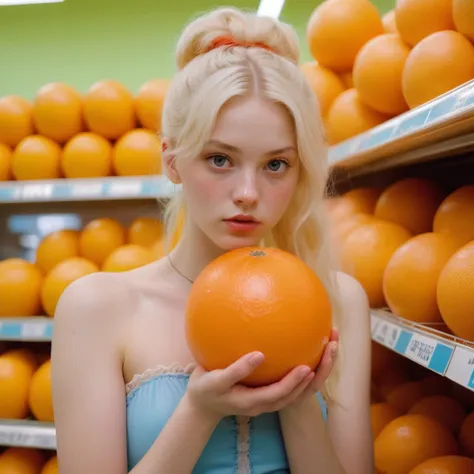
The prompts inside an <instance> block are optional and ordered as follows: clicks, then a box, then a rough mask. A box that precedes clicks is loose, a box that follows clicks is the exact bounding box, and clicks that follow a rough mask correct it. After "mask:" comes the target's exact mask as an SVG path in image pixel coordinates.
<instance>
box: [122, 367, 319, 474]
mask: <svg viewBox="0 0 474 474" xmlns="http://www.w3.org/2000/svg"><path fill="white" fill-rule="evenodd" d="M191 371H192V367H191V366H190V367H187V368H180V367H168V368H157V369H154V370H147V371H146V372H144V373H143V374H140V375H137V376H135V377H134V378H133V380H132V381H131V382H129V383H128V384H127V399H126V405H127V449H128V471H130V470H131V469H132V468H133V467H134V466H135V465H136V464H137V463H138V462H139V461H140V459H141V458H142V457H143V456H144V455H145V454H146V452H147V451H148V450H149V449H150V447H151V446H152V444H153V443H154V442H155V440H156V438H157V437H158V435H159V434H160V432H161V430H162V429H163V427H164V426H165V424H166V422H167V421H168V419H169V418H170V417H171V415H172V414H173V412H174V410H175V409H176V407H177V405H178V403H179V401H180V399H181V397H182V396H183V395H184V393H185V391H186V387H187V384H188V379H189V374H190V373H191ZM318 398H319V402H320V405H321V410H322V413H323V417H324V419H326V413H327V409H326V405H325V403H324V401H323V399H322V397H321V396H319V394H318ZM182 450H183V455H184V452H185V450H186V446H183V447H182ZM289 473H290V471H289V466H288V459H287V457H286V451H285V445H284V441H283V436H282V433H281V428H280V422H279V417H278V414H277V413H268V414H263V415H259V416H257V417H254V418H250V419H249V418H244V417H233V416H229V417H226V418H224V419H222V420H221V422H220V423H219V424H218V425H217V427H216V429H215V431H214V432H213V434H212V435H211V437H210V439H209V441H208V443H207V445H206V447H205V449H204V451H203V452H202V454H201V457H200V458H199V460H198V462H197V464H196V466H195V468H194V470H193V474H289ZM170 474H171V473H170Z"/></svg>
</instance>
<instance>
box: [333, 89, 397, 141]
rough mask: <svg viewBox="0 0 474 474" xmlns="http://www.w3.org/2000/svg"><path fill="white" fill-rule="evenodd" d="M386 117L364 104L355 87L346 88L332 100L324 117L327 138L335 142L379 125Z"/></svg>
mask: <svg viewBox="0 0 474 474" xmlns="http://www.w3.org/2000/svg"><path fill="white" fill-rule="evenodd" d="M388 118H389V117H388V116H387V115H385V114H381V113H380V112H377V111H376V110H374V109H372V108H371V107H369V106H368V105H366V104H364V102H362V100H361V99H360V97H359V94H358V93H357V91H356V90H355V89H347V90H345V91H344V92H343V93H342V94H340V95H339V96H338V97H337V98H336V99H335V100H334V102H333V103H332V105H331V108H330V109H329V112H328V115H327V117H326V121H325V125H326V132H327V134H328V140H329V142H330V143H331V144H337V143H339V142H342V141H344V140H347V139H349V138H352V137H354V136H355V135H359V134H361V133H364V132H366V131H367V130H370V129H371V128H374V127H376V126H377V125H380V124H381V123H383V122H385V121H387V120H388Z"/></svg>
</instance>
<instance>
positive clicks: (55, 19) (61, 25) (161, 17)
mask: <svg viewBox="0 0 474 474" xmlns="http://www.w3.org/2000/svg"><path fill="white" fill-rule="evenodd" d="M394 1H395V0H377V1H376V2H375V3H376V4H377V5H379V8H380V10H381V11H386V10H388V9H389V8H391V6H392V5H393V3H394ZM229 3H231V4H232V5H235V6H238V7H243V8H252V9H256V8H257V7H258V4H259V0H234V1H232V2H229ZM319 3H320V0H286V4H285V7H284V10H283V12H282V19H283V20H284V21H287V22H290V23H291V24H292V25H293V26H294V27H295V28H296V29H297V31H298V33H299V35H300V38H301V46H302V59H303V60H307V59H310V57H309V53H308V49H307V47H306V44H305V28H306V22H307V20H308V18H309V15H310V14H311V12H312V10H313V9H314V8H315V6H316V5H317V4H319ZM219 4H222V3H221V2H216V1H214V0H175V1H172V0H171V1H170V0H168V1H165V0H65V1H64V3H57V4H46V5H26V6H17V7H0V57H1V58H2V61H1V74H0V96H2V95H7V94H19V95H23V96H24V97H27V98H32V97H33V96H34V94H35V91H36V90H37V89H38V87H40V86H41V85H43V84H46V83H48V82H52V81H61V82H66V83H69V84H71V85H74V86H76V87H77V88H78V89H79V90H80V91H83V92H84V91H86V90H87V89H88V88H89V86H90V85H91V84H92V83H94V82H95V81H97V80H99V79H108V78H111V79H116V80H118V81H121V82H123V83H124V84H126V85H127V86H128V87H129V88H130V89H131V90H132V91H133V92H136V90H137V89H138V87H139V86H140V85H141V84H142V83H143V82H145V81H146V80H148V79H150V78H153V77H169V76H171V75H172V74H173V72H174V70H175V66H174V47H175V44H176V40H177V38H178V36H179V34H180V31H181V29H182V27H183V25H184V24H185V23H186V22H187V21H189V19H190V17H191V16H193V15H195V14H197V13H199V12H202V11H206V10H209V9H211V8H213V7H215V6H217V5H219ZM171 9H172V10H171Z"/></svg>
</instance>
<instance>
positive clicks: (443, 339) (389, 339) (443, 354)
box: [371, 310, 474, 391]
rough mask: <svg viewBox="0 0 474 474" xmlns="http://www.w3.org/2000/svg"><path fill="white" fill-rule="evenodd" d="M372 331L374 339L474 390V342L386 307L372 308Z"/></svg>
mask: <svg viewBox="0 0 474 474" xmlns="http://www.w3.org/2000/svg"><path fill="white" fill-rule="evenodd" d="M371 334H372V340H373V341H376V342H378V343H380V344H382V345H383V346H385V347H387V348H388V349H391V350H392V351H394V352H396V353H398V354H400V355H402V356H404V357H406V358H408V359H410V360H412V361H414V362H415V363H417V364H419V365H421V366H423V367H425V368H427V369H429V370H431V371H433V372H435V373H437V374H439V375H441V376H444V377H447V378H449V379H450V380H452V381H453V382H456V383H458V384H459V385H462V386H463V387H465V388H467V389H469V390H471V391H474V343H470V342H469V341H464V340H462V339H460V338H457V337H455V336H451V335H450V334H446V333H444V332H442V331H440V330H437V329H436V326H434V325H433V326H428V325H422V324H417V323H413V322H410V321H407V320H404V319H402V318H400V317H398V316H396V315H394V314H392V313H391V312H389V311H386V310H371Z"/></svg>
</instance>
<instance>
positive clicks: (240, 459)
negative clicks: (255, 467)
mask: <svg viewBox="0 0 474 474" xmlns="http://www.w3.org/2000/svg"><path fill="white" fill-rule="evenodd" d="M237 430H238V436H237V472H236V474H249V473H250V418H249V417H248V416H239V417H237Z"/></svg>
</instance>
